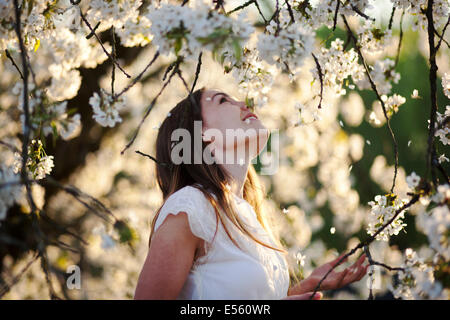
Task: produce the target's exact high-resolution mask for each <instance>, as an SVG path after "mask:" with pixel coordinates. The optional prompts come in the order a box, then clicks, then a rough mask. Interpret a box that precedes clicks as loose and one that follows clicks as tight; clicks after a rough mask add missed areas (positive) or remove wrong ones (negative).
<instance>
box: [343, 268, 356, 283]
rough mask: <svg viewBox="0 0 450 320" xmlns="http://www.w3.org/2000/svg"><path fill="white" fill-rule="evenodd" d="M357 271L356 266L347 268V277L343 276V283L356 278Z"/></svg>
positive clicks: (350, 281)
mask: <svg viewBox="0 0 450 320" xmlns="http://www.w3.org/2000/svg"><path fill="white" fill-rule="evenodd" d="M358 271H359V270H358V268H357V267H351V268H348V273H347V277H346V278H345V285H347V284H350V283H352V282H354V281H355V280H356V279H357V277H358V275H359V272H358Z"/></svg>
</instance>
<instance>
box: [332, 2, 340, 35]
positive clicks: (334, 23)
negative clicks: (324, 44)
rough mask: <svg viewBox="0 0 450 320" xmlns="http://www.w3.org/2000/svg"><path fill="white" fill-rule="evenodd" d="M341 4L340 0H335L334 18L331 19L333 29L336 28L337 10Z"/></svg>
mask: <svg viewBox="0 0 450 320" xmlns="http://www.w3.org/2000/svg"><path fill="white" fill-rule="evenodd" d="M340 5H341V0H337V1H336V10H335V12H334V19H333V31H334V30H336V24H337V17H338V12H339V6H340Z"/></svg>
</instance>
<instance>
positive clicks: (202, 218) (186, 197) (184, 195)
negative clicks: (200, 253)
mask: <svg viewBox="0 0 450 320" xmlns="http://www.w3.org/2000/svg"><path fill="white" fill-rule="evenodd" d="M180 212H184V213H186V214H187V217H188V220H189V225H190V227H191V230H192V231H193V233H194V234H195V235H196V236H198V237H200V238H203V239H205V240H208V241H211V239H212V234H213V231H214V229H215V218H214V217H215V213H214V208H213V207H212V205H211V203H210V202H209V201H208V199H207V198H206V197H205V195H204V194H203V192H202V191H201V190H199V189H197V188H196V187H194V186H185V187H182V188H180V189H179V190H177V191H175V192H173V193H172V194H171V195H170V196H168V197H167V199H166V201H165V202H164V204H163V206H162V207H161V210H160V212H159V216H158V218H157V221H156V224H155V229H157V228H158V227H159V226H160V225H161V224H162V222H163V221H164V219H165V218H166V217H167V215H169V214H174V215H177V214H178V213H180Z"/></svg>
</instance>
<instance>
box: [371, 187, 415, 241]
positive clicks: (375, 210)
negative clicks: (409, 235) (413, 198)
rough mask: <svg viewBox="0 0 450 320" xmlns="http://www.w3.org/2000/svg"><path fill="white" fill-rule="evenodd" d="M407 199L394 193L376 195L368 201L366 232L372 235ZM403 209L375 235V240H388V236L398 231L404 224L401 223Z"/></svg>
mask: <svg viewBox="0 0 450 320" xmlns="http://www.w3.org/2000/svg"><path fill="white" fill-rule="evenodd" d="M406 202H407V201H406V200H405V199H403V200H401V201H400V200H399V199H397V196H396V195H394V194H387V195H383V196H382V195H377V196H376V197H375V201H369V202H368V204H369V205H370V206H371V210H370V214H369V217H368V227H367V233H368V234H369V235H371V236H373V235H374V234H375V233H376V232H377V231H378V229H380V228H381V227H382V226H384V225H385V224H386V223H388V221H390V220H391V219H392V218H393V217H394V215H395V213H396V211H397V210H398V209H399V208H401V207H402V206H403V205H404V204H405V203H406ZM405 211H406V210H402V211H401V212H400V213H399V214H398V215H397V217H396V218H395V219H394V220H393V221H392V222H391V223H390V224H389V225H388V226H387V227H386V228H385V229H383V231H381V232H380V233H379V234H377V236H376V240H383V241H388V240H389V236H392V235H398V234H399V232H400V231H401V230H402V229H403V228H404V227H405V226H406V223H403V220H402V219H404V217H405Z"/></svg>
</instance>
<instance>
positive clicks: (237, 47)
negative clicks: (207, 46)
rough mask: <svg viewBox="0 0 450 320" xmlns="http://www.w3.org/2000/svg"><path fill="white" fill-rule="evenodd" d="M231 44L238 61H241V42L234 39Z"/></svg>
mask: <svg viewBox="0 0 450 320" xmlns="http://www.w3.org/2000/svg"><path fill="white" fill-rule="evenodd" d="M231 44H232V46H233V50H234V56H235V57H236V60H237V61H238V62H239V61H241V58H242V48H241V44H240V43H239V41H238V40H237V39H233V41H232V43H231Z"/></svg>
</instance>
